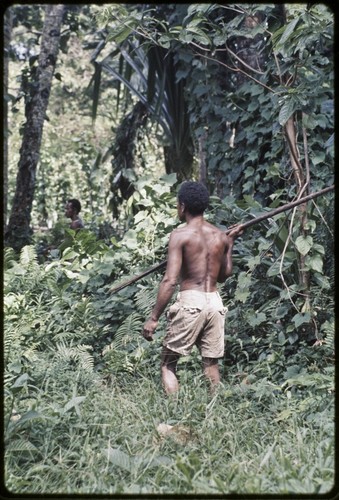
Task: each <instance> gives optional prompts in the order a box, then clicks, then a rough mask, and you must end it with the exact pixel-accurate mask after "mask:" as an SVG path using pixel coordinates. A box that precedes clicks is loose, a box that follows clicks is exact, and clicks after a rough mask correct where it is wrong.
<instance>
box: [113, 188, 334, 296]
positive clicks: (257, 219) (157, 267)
mask: <svg viewBox="0 0 339 500" xmlns="http://www.w3.org/2000/svg"><path fill="white" fill-rule="evenodd" d="M333 190H334V184H333V185H332V186H329V187H327V188H324V189H321V190H320V191H316V192H315V193H311V194H309V195H307V196H304V197H303V198H299V200H296V201H292V202H290V203H286V205H282V206H281V207H279V208H275V209H274V210H270V211H269V212H265V213H263V214H262V215H259V217H255V218H254V219H252V220H250V221H247V222H244V223H243V224H241V226H242V229H247V228H249V227H250V226H253V225H254V224H258V222H261V221H263V220H265V219H269V218H271V217H274V216H275V215H278V214H280V213H281V212H286V211H287V210H291V209H292V208H294V207H297V206H298V205H302V204H303V203H306V202H307V201H309V200H313V198H317V197H318V196H321V195H323V194H326V193H329V192H330V191H333ZM229 232H230V229H227V230H226V234H228V233H229ZM166 264H167V260H164V261H162V262H160V263H159V264H155V265H154V266H152V267H150V268H149V269H147V270H146V271H144V272H142V273H140V274H138V275H136V276H133V278H130V279H129V280H126V281H124V282H123V283H121V284H120V285H117V286H114V287H113V288H110V289H109V291H110V292H111V293H116V292H119V291H120V290H123V288H126V287H127V286H129V285H132V284H133V283H135V282H136V281H139V280H140V279H141V278H144V277H145V276H148V275H149V274H152V273H154V272H155V271H159V270H160V269H162V268H164V267H166Z"/></svg>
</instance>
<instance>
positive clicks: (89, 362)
mask: <svg viewBox="0 0 339 500" xmlns="http://www.w3.org/2000/svg"><path fill="white" fill-rule="evenodd" d="M89 349H92V347H91V346H88V345H82V344H80V345H77V346H74V347H73V346H68V345H66V344H65V343H64V342H61V343H59V344H57V351H56V353H55V358H56V359H58V360H60V361H62V362H65V363H70V362H71V361H75V362H76V363H78V365H79V368H81V369H83V370H86V371H89V372H92V371H93V367H94V360H93V356H92V355H91V354H90V353H89V352H88V350H89Z"/></svg>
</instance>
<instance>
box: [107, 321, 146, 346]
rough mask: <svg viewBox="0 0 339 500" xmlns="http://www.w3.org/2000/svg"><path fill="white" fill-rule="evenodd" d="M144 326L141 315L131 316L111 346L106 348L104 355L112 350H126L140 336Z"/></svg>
mask: <svg viewBox="0 0 339 500" xmlns="http://www.w3.org/2000/svg"><path fill="white" fill-rule="evenodd" d="M142 325H143V320H142V318H141V316H140V314H139V313H136V312H135V313H132V314H130V315H129V316H128V317H127V318H126V319H125V320H124V322H123V323H122V324H121V325H120V326H119V328H118V330H117V331H116V332H115V334H114V339H113V341H112V342H111V344H110V345H108V346H106V347H105V348H104V350H103V354H106V353H107V352H108V351H110V350H111V349H121V350H123V349H124V348H126V345H127V344H129V343H130V342H133V341H134V340H135V338H136V336H137V335H140V332H141V329H142Z"/></svg>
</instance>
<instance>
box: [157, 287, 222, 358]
mask: <svg viewBox="0 0 339 500" xmlns="http://www.w3.org/2000/svg"><path fill="white" fill-rule="evenodd" d="M226 312H227V309H226V308H225V307H224V306H223V303H222V300H221V297H220V295H219V293H218V292H210V293H207V292H200V291H198V290H184V291H183V292H179V293H178V296H177V300H176V302H175V303H174V304H173V305H171V306H170V307H169V309H168V310H167V312H166V317H167V331H166V335H165V338H164V340H163V345H164V346H165V347H168V349H171V351H174V352H177V353H178V354H181V355H183V356H187V355H188V354H190V352H191V350H192V348H193V346H194V345H196V346H197V347H198V349H199V351H200V353H201V355H202V356H203V357H206V358H222V357H223V355H224V348H225V341H224V330H225V314H226Z"/></svg>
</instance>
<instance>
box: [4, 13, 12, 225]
mask: <svg viewBox="0 0 339 500" xmlns="http://www.w3.org/2000/svg"><path fill="white" fill-rule="evenodd" d="M11 33H12V10H11V9H7V10H6V12H5V15H4V54H3V57H4V83H3V89H4V101H3V127H4V151H3V153H4V154H3V162H4V163H3V210H4V213H3V234H5V231H6V224H7V193H8V103H7V94H8V61H9V44H10V41H11Z"/></svg>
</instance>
